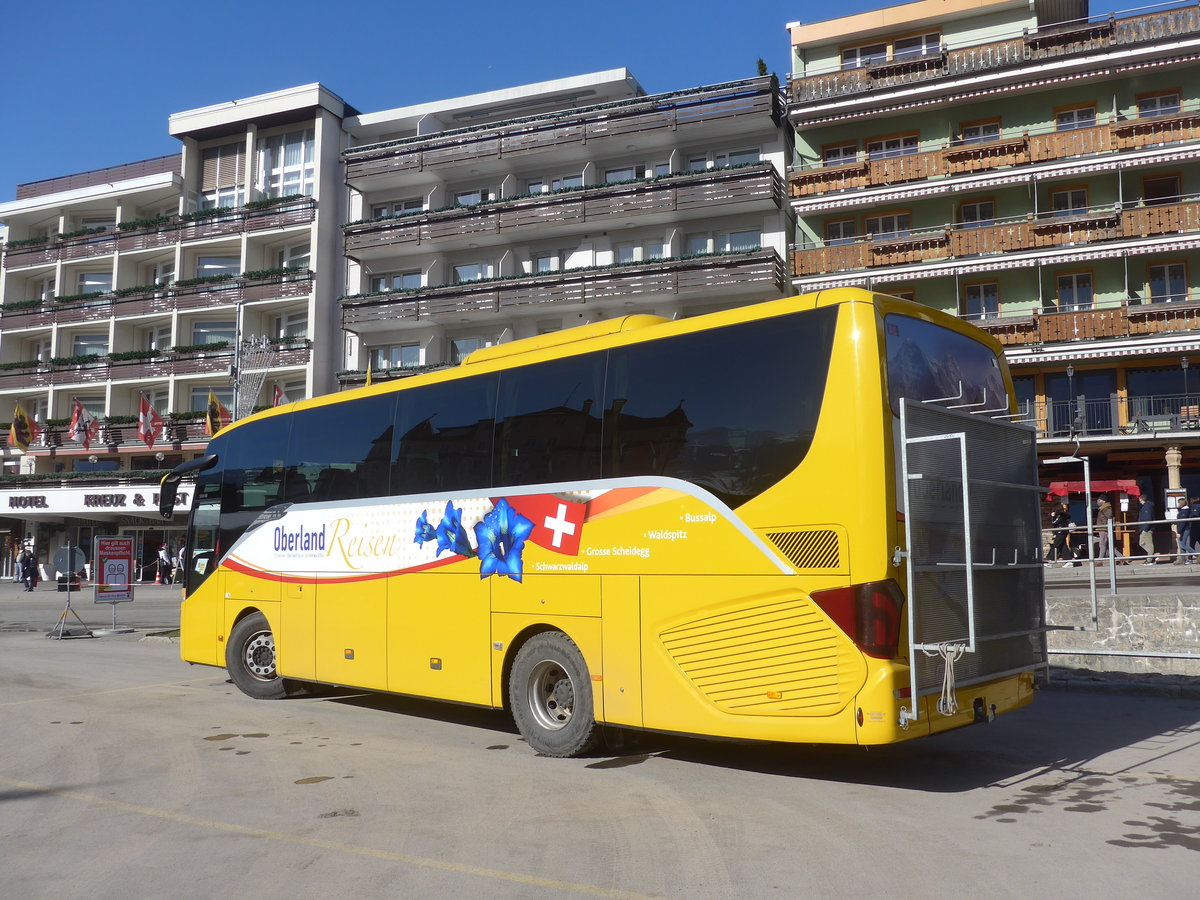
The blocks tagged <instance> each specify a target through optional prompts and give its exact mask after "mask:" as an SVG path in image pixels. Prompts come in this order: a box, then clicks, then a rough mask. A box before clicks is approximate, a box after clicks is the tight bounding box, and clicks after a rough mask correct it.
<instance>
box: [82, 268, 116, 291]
mask: <svg viewBox="0 0 1200 900" xmlns="http://www.w3.org/2000/svg"><path fill="white" fill-rule="evenodd" d="M75 286H76V288H77V290H78V293H80V294H93V293H96V292H97V291H99V292H100V293H102V294H107V293H109V292H110V291H111V290H112V272H111V271H108V272H80V273H79V275H78V277H77V278H76V281H75Z"/></svg>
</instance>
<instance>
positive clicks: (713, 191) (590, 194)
mask: <svg viewBox="0 0 1200 900" xmlns="http://www.w3.org/2000/svg"><path fill="white" fill-rule="evenodd" d="M737 204H750V207H751V208H763V207H765V206H771V207H773V208H775V209H780V208H782V206H783V204H784V188H783V180H782V179H781V178H780V177H779V174H778V173H777V172H776V171H775V169H774V167H773V166H772V165H771V164H770V163H756V164H754V165H752V166H739V167H736V168H731V169H717V170H712V171H707V172H691V173H682V174H679V175H673V176H670V177H666V178H657V179H652V180H647V181H644V182H637V183H632V184H620V185H597V186H594V187H589V188H586V189H583V190H580V191H577V192H571V193H564V194H542V195H534V196H530V197H521V198H517V199H512V200H503V201H498V202H496V203H489V204H486V205H483V206H470V207H461V208H457V209H452V210H444V211H439V212H430V213H421V214H414V215H408V216H405V217H403V218H400V219H382V220H376V221H372V222H365V223H361V224H357V223H355V224H350V225H346V226H345V227H344V231H345V235H346V255H347V256H352V257H355V258H362V257H363V256H364V254H367V255H369V254H370V252H371V251H372V250H382V249H385V248H393V247H397V246H403V245H417V244H425V243H428V242H431V241H434V242H436V241H442V240H453V239H455V238H465V237H469V236H472V235H485V234H493V235H498V234H504V235H512V234H515V233H517V232H519V231H521V230H522V229H525V228H530V227H532V228H545V227H547V226H562V225H567V224H570V223H585V222H586V223H596V224H597V227H600V228H603V227H605V224H606V223H607V222H608V221H609V220H610V219H612V218H613V217H622V218H624V217H628V216H637V215H650V214H654V213H661V212H670V213H672V214H680V213H686V212H687V211H689V210H710V209H713V208H714V207H729V206H733V205H737Z"/></svg>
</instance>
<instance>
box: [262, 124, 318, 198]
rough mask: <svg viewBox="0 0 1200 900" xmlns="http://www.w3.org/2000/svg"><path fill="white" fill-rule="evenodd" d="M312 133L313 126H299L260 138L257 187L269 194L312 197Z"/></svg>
mask: <svg viewBox="0 0 1200 900" xmlns="http://www.w3.org/2000/svg"><path fill="white" fill-rule="evenodd" d="M314 134H315V133H314V129H312V128H302V129H293V130H291V131H283V132H279V133H277V134H272V135H267V136H265V137H260V138H259V142H258V188H259V190H261V191H262V192H263V193H264V194H265V195H266V196H268V197H287V196H290V195H292V194H303V195H304V196H306V197H311V196H312V193H313V187H314V185H315V184H316V140H315V136H314Z"/></svg>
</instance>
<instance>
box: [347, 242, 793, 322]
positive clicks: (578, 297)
mask: <svg viewBox="0 0 1200 900" xmlns="http://www.w3.org/2000/svg"><path fill="white" fill-rule="evenodd" d="M789 291H790V286H789V284H788V278H787V273H786V271H785V267H784V264H783V260H781V259H780V258H779V256H778V254H776V253H775V251H774V250H758V249H756V250H746V251H741V252H734V253H722V254H712V255H707V256H697V257H687V258H681V259H668V260H654V261H651V262H645V263H638V264H635V265H623V266H611V267H604V268H595V269H577V270H570V269H568V270H565V271H562V272H555V273H553V274H543V275H531V276H529V277H525V278H506V279H500V280H495V281H486V282H468V283H465V284H454V285H445V286H441V287H433V288H426V289H423V290H419V291H403V292H394V293H390V294H377V295H366V296H363V297H345V298H343V299H342V301H341V303H342V324H343V325H344V326H345V327H347V328H355V329H358V330H361V329H363V328H364V327H367V326H371V325H375V324H378V325H380V326H385V327H386V326H389V325H390V324H391V323H394V322H395V321H396V320H398V319H408V320H415V319H436V318H440V317H443V316H464V315H467V316H469V315H471V314H473V313H479V312H500V311H502V310H511V309H516V308H519V307H528V306H541V305H545V306H552V305H556V304H580V303H595V302H598V301H603V300H609V299H630V298H636V297H644V296H646V295H651V294H664V295H687V294H697V293H707V294H711V295H724V296H728V295H730V294H731V293H738V292H742V293H748V292H753V293H754V294H755V296H758V297H759V298H760V299H770V298H775V297H781V296H784V295H785V294H787V293H788V292H789Z"/></svg>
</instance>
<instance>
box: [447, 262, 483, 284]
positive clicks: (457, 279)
mask: <svg viewBox="0 0 1200 900" xmlns="http://www.w3.org/2000/svg"><path fill="white" fill-rule="evenodd" d="M468 269H476V270H478V271H477V272H476V273H475V274H474V275H470V276H469V277H463V276H464V273H465V270H468ZM450 271H451V273H452V274H453V276H454V282H453V283H454V284H469V283H471V282H472V281H486V280H487V279H489V278H491V277H492V264H491V263H489V262H469V263H459V264H458V265H455V266H451V267H450Z"/></svg>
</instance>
